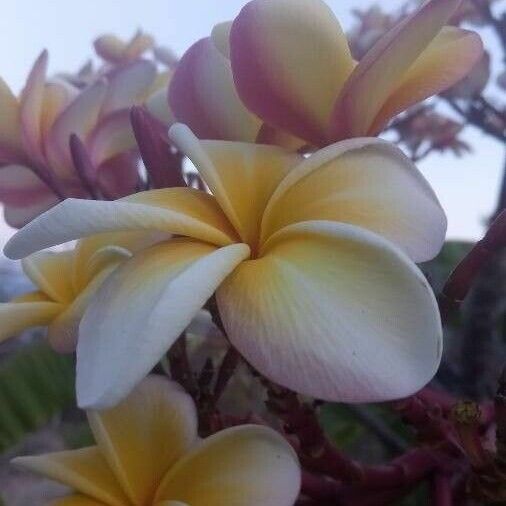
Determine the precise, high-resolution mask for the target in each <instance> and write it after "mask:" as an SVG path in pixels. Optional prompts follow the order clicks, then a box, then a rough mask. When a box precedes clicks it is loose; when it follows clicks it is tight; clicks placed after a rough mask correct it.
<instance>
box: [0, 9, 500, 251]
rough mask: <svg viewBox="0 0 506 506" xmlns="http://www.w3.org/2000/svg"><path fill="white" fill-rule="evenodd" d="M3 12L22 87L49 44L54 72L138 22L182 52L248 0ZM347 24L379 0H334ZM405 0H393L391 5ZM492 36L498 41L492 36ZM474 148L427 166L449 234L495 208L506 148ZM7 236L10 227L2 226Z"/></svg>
mask: <svg viewBox="0 0 506 506" xmlns="http://www.w3.org/2000/svg"><path fill="white" fill-rule="evenodd" d="M2 3H3V5H2V16H1V17H0V34H1V35H0V37H1V38H2V40H1V44H0V75H1V76H2V77H3V78H4V79H5V80H6V81H7V82H8V83H9V84H10V85H11V86H12V87H13V88H14V89H15V90H19V88H20V87H21V86H22V85H23V82H24V79H25V77H26V73H27V71H28V70H29V68H30V66H31V64H32V62H33V60H34V59H35V58H36V56H37V55H38V54H39V53H40V51H41V50H42V49H43V48H47V49H48V50H49V53H50V58H51V60H50V68H51V71H53V72H57V71H62V70H67V71H71V70H74V69H77V68H78V66H79V65H80V64H81V63H82V62H84V61H85V60H86V59H87V58H88V57H89V56H90V54H91V51H92V49H91V41H92V40H93V39H94V38H95V37H96V36H98V35H100V34H101V33H104V32H113V33H116V34H117V35H120V36H125V37H128V36H130V35H131V34H132V33H133V32H134V31H135V30H137V29H138V28H142V29H144V30H145V31H147V32H150V33H152V34H153V35H154V36H155V37H156V38H157V40H158V42H159V43H161V44H163V45H167V46H170V47H172V48H173V49H174V51H175V52H176V53H177V54H181V53H182V52H184V50H185V49H186V48H187V47H188V46H189V45H190V44H192V42H194V41H195V40H197V39H199V38H201V37H204V36H206V35H207V34H208V33H209V32H210V30H211V28H212V26H213V25H214V24H215V23H217V22H220V21H223V20H227V19H231V18H233V17H234V16H235V15H236V13H237V12H238V11H239V10H240V8H241V7H242V6H243V5H244V3H245V0H143V1H139V0H87V1H81V2H72V1H68V0H45V1H41V0H3V2H2ZM328 3H329V4H330V6H331V7H332V8H333V10H334V12H335V13H336V14H337V16H338V17H339V19H340V21H341V23H342V25H343V26H344V27H345V29H346V28H347V27H349V26H350V25H351V23H352V15H351V9H353V8H366V7H367V6H369V5H371V3H373V0H330V1H328ZM401 3H402V2H401V0H389V2H388V4H389V6H390V5H391V6H392V8H394V7H396V6H399V5H400V4H401ZM486 41H487V42H490V43H492V44H494V41H493V38H491V37H490V38H489V37H488V36H487V35H486ZM466 139H467V140H468V141H469V142H471V143H472V144H473V145H474V149H475V151H474V153H473V154H472V155H470V156H466V157H464V158H462V159H457V158H455V157H453V156H451V155H443V156H432V157H430V159H428V160H427V161H425V162H423V163H422V164H420V169H421V170H422V171H423V173H424V174H425V175H426V177H427V178H428V179H429V181H430V182H431V183H432V185H433V186H434V188H435V190H436V192H437V194H438V196H439V198H440V200H441V202H442V204H443V206H444V207H445V209H446V211H447V214H448V218H449V237H450V238H468V239H474V238H478V237H479V236H480V234H481V233H482V231H483V228H482V223H483V221H484V219H485V218H486V217H487V215H488V214H489V213H490V212H491V210H492V208H493V206H494V203H495V199H496V194H497V192H498V185H499V180H500V174H501V169H502V165H503V157H504V149H503V148H502V147H501V146H499V145H498V144H497V143H495V142H492V141H490V140H489V139H487V138H486V137H484V136H483V135H481V134H480V133H479V132H477V131H475V130H473V129H469V130H468V132H467V133H466ZM0 234H1V235H2V236H3V237H1V240H0V242H4V240H5V237H6V236H7V235H8V234H9V231H8V230H7V228H6V227H5V226H2V227H1V228H0Z"/></svg>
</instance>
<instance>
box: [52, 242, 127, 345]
mask: <svg viewBox="0 0 506 506" xmlns="http://www.w3.org/2000/svg"><path fill="white" fill-rule="evenodd" d="M111 249H112V248H111ZM104 250H105V248H104ZM104 250H102V253H103V254H104V253H105V251H104ZM109 253H110V254H109V256H108V258H107V259H102V262H103V265H101V269H100V270H99V271H98V273H97V274H96V275H95V276H94V278H93V279H92V280H91V281H90V282H89V283H88V285H87V286H86V287H84V288H83V289H82V290H81V291H80V292H79V293H78V295H77V296H76V297H75V299H74V300H73V301H72V303H71V304H69V305H67V306H66V307H65V309H64V310H63V311H61V313H60V314H59V315H58V316H57V317H56V318H55V319H54V320H53V321H51V324H50V325H49V326H48V329H47V339H48V341H49V344H50V345H51V347H52V348H53V349H54V350H55V351H57V352H58V353H72V352H74V351H75V349H76V346H77V338H78V334H79V324H80V323H81V319H82V317H83V314H84V312H85V311H86V309H87V307H88V305H89V304H90V301H91V300H92V299H93V297H94V296H95V294H96V292H97V290H98V289H99V288H100V286H101V285H102V283H103V282H104V280H105V279H107V277H108V276H109V275H110V273H111V272H112V271H113V270H114V269H115V268H116V267H117V266H118V265H119V264H120V263H121V261H123V260H125V259H126V258H129V254H128V253H127V252H125V251H124V250H123V251H121V253H119V252H118V251H117V249H116V251H114V252H113V251H110V252H109ZM69 279H70V280H72V278H71V276H70V275H68V276H67V280H69Z"/></svg>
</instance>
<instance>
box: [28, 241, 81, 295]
mask: <svg viewBox="0 0 506 506" xmlns="http://www.w3.org/2000/svg"><path fill="white" fill-rule="evenodd" d="M22 266H23V271H24V273H25V274H26V275H27V276H28V277H29V278H30V280H31V281H32V282H33V283H34V284H35V285H36V286H37V287H38V288H39V290H41V291H42V292H44V293H45V294H46V295H47V296H48V297H50V298H51V299H52V300H53V301H54V302H61V303H68V302H70V301H72V300H73V298H74V290H73V286H72V279H71V273H72V269H73V252H72V251H58V252H55V251H43V252H37V253H34V254H33V255H30V256H28V257H26V258H24V259H23V261H22Z"/></svg>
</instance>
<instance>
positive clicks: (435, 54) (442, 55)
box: [369, 27, 483, 135]
mask: <svg viewBox="0 0 506 506" xmlns="http://www.w3.org/2000/svg"><path fill="white" fill-rule="evenodd" d="M482 54H483V43H482V41H481V38H480V36H479V35H478V34H477V33H474V32H470V31H468V30H461V29H460V28H455V27H445V28H443V30H441V32H440V33H439V35H438V36H437V37H436V38H435V39H434V40H433V41H432V42H431V43H430V45H429V46H428V47H427V49H426V50H425V51H424V52H423V53H422V54H421V55H420V56H419V58H418V59H417V60H416V61H415V63H413V65H412V66H411V67H410V68H409V70H408V72H407V73H406V75H405V76H404V77H403V78H402V80H401V81H400V82H399V84H398V85H397V87H396V89H395V90H394V92H393V93H392V95H391V96H390V98H389V99H388V100H387V101H386V102H385V104H384V105H383V107H382V108H381V110H380V111H379V113H378V115H377V116H376V119H375V120H374V123H373V124H372V125H371V127H370V130H369V134H370V135H376V134H378V133H380V132H381V130H382V129H383V128H384V127H385V126H386V124H387V123H388V121H389V120H390V119H391V118H393V117H394V116H395V115H396V114H399V113H400V112H402V111H405V110H406V109H407V108H408V107H410V106H412V105H414V104H416V103H417V102H421V101H422V100H425V99H426V98H428V97H431V96H432V95H436V94H438V93H441V92H442V91H444V90H446V89H448V88H450V87H451V86H452V85H454V84H455V83H458V82H459V81H460V80H461V79H463V78H464V77H465V76H466V75H468V74H469V72H470V71H471V69H472V68H473V67H474V66H475V64H476V63H477V62H478V60H479V59H480V57H481V55H482Z"/></svg>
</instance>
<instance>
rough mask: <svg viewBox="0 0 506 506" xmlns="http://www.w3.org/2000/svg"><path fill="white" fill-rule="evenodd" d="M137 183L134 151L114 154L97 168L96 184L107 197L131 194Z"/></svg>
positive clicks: (112, 197) (137, 165)
mask: <svg viewBox="0 0 506 506" xmlns="http://www.w3.org/2000/svg"><path fill="white" fill-rule="evenodd" d="M118 140H120V139H118ZM117 147H119V146H117ZM139 184H140V178H139V156H138V154H137V153H136V152H135V151H125V152H123V153H119V154H116V155H114V156H112V158H109V159H108V160H106V161H105V162H102V163H101V164H100V166H99V167H98V168H97V186H98V187H99V188H100V190H101V191H102V193H103V194H104V195H107V197H108V198H109V199H117V198H121V197H125V196H128V195H132V194H133V193H135V192H136V191H137V188H138V187H139Z"/></svg>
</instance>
